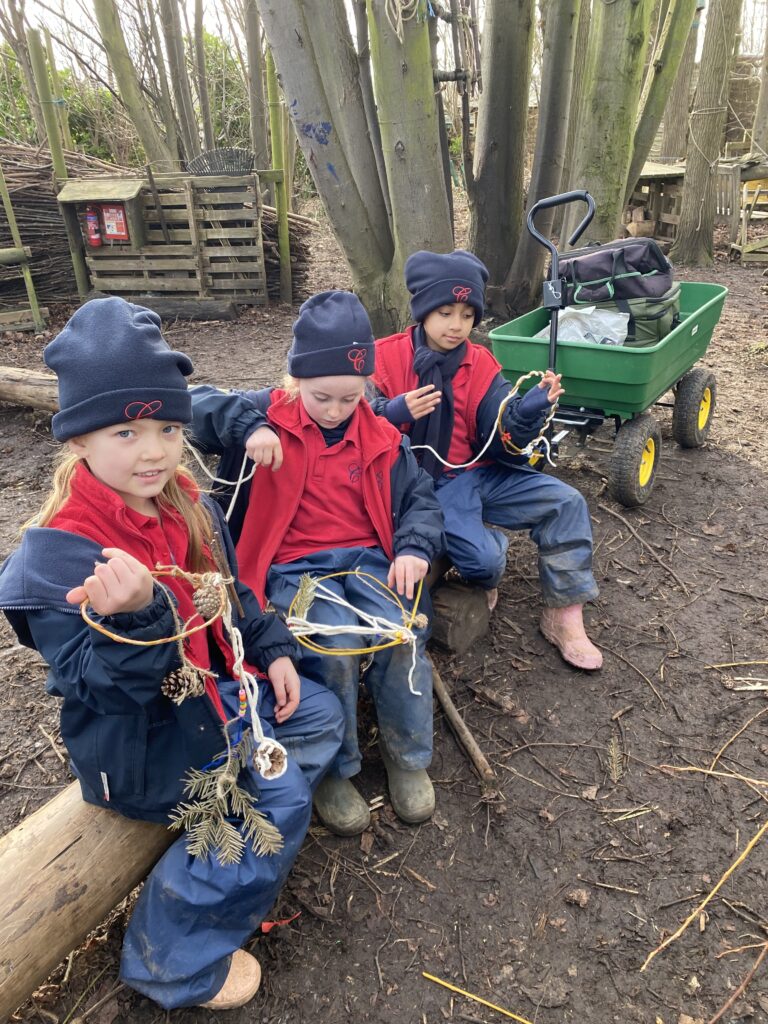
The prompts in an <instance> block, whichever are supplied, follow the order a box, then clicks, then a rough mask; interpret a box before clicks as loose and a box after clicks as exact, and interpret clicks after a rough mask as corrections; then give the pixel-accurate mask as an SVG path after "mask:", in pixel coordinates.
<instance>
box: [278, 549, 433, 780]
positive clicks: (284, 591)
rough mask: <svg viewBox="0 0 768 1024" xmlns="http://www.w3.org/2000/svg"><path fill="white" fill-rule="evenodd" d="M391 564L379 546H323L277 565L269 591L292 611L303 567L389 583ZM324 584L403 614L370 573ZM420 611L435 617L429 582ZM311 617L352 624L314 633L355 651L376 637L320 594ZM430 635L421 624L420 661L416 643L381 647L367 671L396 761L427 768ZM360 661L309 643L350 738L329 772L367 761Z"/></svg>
mask: <svg viewBox="0 0 768 1024" xmlns="http://www.w3.org/2000/svg"><path fill="white" fill-rule="evenodd" d="M389 566H390V562H389V559H388V558H387V556H386V555H385V554H384V552H383V551H382V550H381V548H377V547H373V548H359V547H358V548H335V549H333V550H329V551H318V552H315V553H313V554H311V555H308V556H307V557H306V558H301V559H297V560H296V561H294V562H287V563H285V564H284V565H273V566H272V568H271V569H270V571H269V576H268V577H267V597H268V598H269V600H270V601H271V602H272V604H273V605H274V606H275V608H277V610H278V611H279V612H281V613H282V614H286V613H287V611H288V608H289V606H290V604H291V601H292V600H293V598H294V597H295V595H296V591H297V589H298V586H299V580H300V579H301V577H302V575H304V573H308V574H309V575H310V576H313V577H317V576H326V575H328V574H330V573H338V572H352V570H354V569H356V568H359V569H360V570H361V571H362V572H365V573H370V575H372V576H375V577H376V578H377V579H378V580H381V581H382V582H383V583H386V580H387V574H388V572H389ZM325 585H326V586H328V587H330V588H331V589H332V590H333V591H334V593H336V594H338V595H340V596H344V597H345V598H346V599H347V601H348V602H349V603H350V604H352V605H354V606H355V607H356V608H360V609H361V610H363V611H365V612H367V613H368V614H372V615H378V616H382V617H385V618H386V619H388V620H389V621H395V622H400V621H401V620H402V615H401V613H400V610H399V609H398V608H397V606H396V605H395V604H394V603H393V602H392V601H391V600H390V599H388V598H387V597H386V596H385V595H384V594H383V593H382V592H381V591H380V589H379V588H376V587H375V584H374V585H371V583H370V582H367V581H366V580H365V578H364V577H363V578H361V577H358V576H355V575H347V576H341V577H338V578H336V579H332V580H327V581H326V582H325ZM401 601H402V603H403V605H404V606H405V608H406V609H407V610H408V611H410V609H411V606H412V602H411V601H408V600H407V598H405V597H402V598H401ZM418 610H419V611H420V612H424V613H425V614H426V615H428V616H429V615H430V614H431V610H432V609H431V605H430V602H429V595H428V592H427V590H426V588H425V589H424V591H423V593H422V596H421V600H420V602H419V609H418ZM308 618H309V619H310V621H312V622H318V623H323V624H328V625H347V626H350V632H348V633H346V632H345V633H343V634H338V635H336V636H321V635H319V634H318V635H315V636H314V637H313V639H314V640H315V641H316V642H317V643H318V644H321V645H322V646H323V647H335V648H348V649H349V648H360V647H369V646H371V645H372V642H371V638H370V637H361V636H360V635H359V634H357V633H356V632H355V629H354V627H355V626H356V625H357V624H358V622H359V621H360V620H359V619H358V617H357V616H356V615H355V614H354V612H351V611H350V610H349V609H347V608H343V607H340V606H339V605H336V604H331V603H329V602H328V601H324V600H321V599H318V598H315V601H314V603H313V605H312V607H311V609H310V611H309V615H308ZM428 637H429V630H428V628H427V629H426V630H419V637H418V642H417V644H416V658H415V662H414V658H413V650H412V648H411V647H410V646H408V645H405V644H399V645H398V646H396V647H389V648H387V649H386V650H383V651H378V652H376V653H375V654H374V655H373V661H372V663H371V664H370V667H369V668H368V669H367V670H366V673H365V677H364V679H365V687H366V689H367V690H368V692H369V694H370V695H371V699H372V701H373V705H374V707H375V709H376V717H377V720H378V725H379V736H380V738H381V740H382V742H383V743H384V745H385V747H386V750H387V753H388V754H389V756H390V758H391V759H392V760H393V761H394V762H395V764H397V765H398V766H399V767H401V768H405V769H407V770H409V771H412V770H415V769H417V768H428V767H429V764H430V762H431V760H432V666H431V665H430V663H429V662H428V661H427V658H426V655H425V653H424V645H425V644H426V641H427V639H428ZM360 660H361V658H360V655H327V654H316V653H314V652H312V651H309V650H307V649H306V648H303V649H302V659H301V671H302V673H303V674H304V675H307V676H309V677H310V679H314V680H316V681H318V682H322V683H323V684H324V685H325V686H327V687H328V688H329V689H330V690H332V691H333V692H334V693H335V694H336V696H337V697H338V698H339V700H340V702H341V706H342V709H343V712H344V739H343V741H342V744H341V749H340V750H339V753H338V755H337V756H336V758H335V760H334V762H333V764H332V765H331V767H330V769H329V771H328V774H329V775H332V776H336V777H337V778H342V779H348V778H351V777H352V776H353V775H357V773H358V772H359V771H360V766H361V761H362V759H361V754H360V746H359V743H358V736H357V698H358V691H359V688H360ZM409 675H410V677H411V685H410V686H409V681H408V679H409Z"/></svg>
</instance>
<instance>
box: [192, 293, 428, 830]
mask: <svg viewBox="0 0 768 1024" xmlns="http://www.w3.org/2000/svg"><path fill="white" fill-rule="evenodd" d="M374 351H375V349H374V339H373V333H372V330H371V324H370V321H369V319H368V314H367V313H366V311H365V309H364V308H363V306H362V304H361V303H360V301H359V299H358V298H357V297H356V296H355V295H353V294H352V293H351V292H343V291H330V292H322V293H321V294H319V295H315V296H313V297H312V298H310V299H308V300H307V301H306V302H305V303H304V304H303V305H302V306H301V309H300V310H299V317H298V319H297V320H296V322H295V324H294V328H293V345H292V347H291V350H290V352H289V354H288V374H289V376H288V377H287V378H286V381H285V386H284V387H282V388H266V389H264V390H261V391H245V392H231V393H224V392H221V391H218V390H216V389H215V388H211V387H198V388H194V389H193V391H192V408H193V417H194V421H193V422H194V435H195V442H196V444H198V445H199V446H200V447H201V448H203V449H204V450H206V451H209V452H218V453H221V454H223V456H224V458H223V460H222V463H221V466H220V468H219V476H220V477H223V478H224V479H226V480H229V481H232V480H237V479H238V476H242V475H244V474H243V473H242V470H241V466H242V463H243V459H244V454H247V456H248V458H249V459H250V460H253V463H255V467H256V469H255V476H254V477H253V480H252V481H249V484H248V485H246V486H244V487H242V489H241V490H240V492H239V494H238V496H237V498H236V503H235V505H234V509H233V512H232V516H231V518H230V528H231V530H232V534H233V536H234V537H235V538H236V542H237V557H238V560H239V563H240V569H241V573H242V576H243V579H244V580H245V581H246V582H247V583H248V584H249V586H251V587H252V588H253V590H254V591H255V592H256V594H257V595H258V596H259V597H260V598H265V597H266V598H267V599H268V600H269V601H270V602H271V603H272V604H273V605H274V607H275V608H277V610H278V611H279V612H281V613H282V614H284V615H285V614H288V612H289V610H290V609H291V605H292V604H293V603H294V599H295V598H296V595H297V593H298V590H299V587H300V585H301V583H302V579H304V580H306V579H307V578H308V577H312V578H315V579H317V578H325V579H324V583H323V585H324V586H325V587H326V588H329V590H330V591H332V592H333V594H334V595H336V596H337V597H338V598H339V599H344V601H345V602H346V603H345V604H339V603H333V601H329V600H323V599H318V598H317V597H316V598H315V600H314V602H313V604H312V606H311V608H310V610H309V613H308V615H307V617H308V619H309V620H310V621H311V622H312V623H317V624H318V625H319V626H320V627H326V628H327V627H340V628H341V630H342V631H341V632H339V633H337V634H336V635H327V633H323V630H322V628H321V629H320V630H319V631H318V633H317V634H315V635H313V636H312V640H313V641H315V644H314V647H315V649H314V650H305V651H304V653H303V657H302V660H301V662H300V665H301V669H302V671H303V672H305V673H306V674H307V675H308V676H309V677H310V678H312V679H315V680H316V681H318V682H322V683H324V684H325V685H326V686H328V687H329V689H331V690H333V692H334V693H335V694H336V695H337V697H338V698H339V700H340V701H341V704H342V707H343V709H344V716H345V730H344V740H343V743H342V746H341V750H340V751H339V754H338V756H337V757H336V759H335V761H334V762H333V765H332V766H331V768H330V771H329V772H328V775H327V776H326V777H325V778H324V780H323V781H322V783H321V784H320V786H319V787H318V789H317V791H316V793H315V798H314V800H315V809H316V810H317V812H318V815H319V817H320V819H321V820H322V821H323V822H324V823H325V825H326V826H327V827H328V828H329V829H331V831H333V832H335V833H337V834H339V835H354V834H356V833H359V832H362V831H363V830H364V829H365V828H366V827H367V826H368V823H369V818H370V812H369V808H368V805H367V803H366V802H365V800H364V799H363V798H362V796H361V795H360V794H359V793H358V792H357V790H356V789H355V787H354V785H353V784H352V782H351V781H350V780H351V778H352V777H353V776H355V775H357V774H358V772H359V771H360V767H361V753H360V747H359V744H358V736H357V701H358V689H359V685H360V674H361V668H362V666H363V664H364V663H363V660H362V658H361V654H363V653H364V652H363V650H362V649H363V648H367V647H369V646H371V645H372V642H371V639H370V638H369V639H367V640H364V639H363V637H361V636H360V635H358V633H357V632H356V630H358V629H359V628H361V626H362V625H363V623H362V621H361V620H360V618H359V615H358V612H364V613H367V614H369V615H373V616H381V617H383V618H385V619H387V620H388V621H390V622H391V621H392V620H393V618H394V617H396V618H398V619H399V618H400V615H401V613H400V611H399V609H397V607H396V606H395V605H394V604H393V602H392V600H391V597H389V596H388V595H387V594H386V593H385V592H383V588H382V587H381V586H376V585H375V581H376V580H378V581H379V582H380V584H386V585H387V586H388V587H390V588H394V589H396V591H397V593H398V595H401V596H402V598H403V602H402V603H403V605H404V606H405V610H406V612H408V611H410V610H411V608H412V606H413V599H414V595H415V593H416V592H417V585H418V584H419V582H420V581H421V580H422V579H423V578H424V576H425V575H426V573H427V571H428V569H429V566H430V563H431V561H432V560H433V559H434V558H436V557H437V556H439V555H440V554H441V553H442V551H443V547H444V537H443V523H442V516H441V514H440V508H439V506H438V504H437V501H436V500H435V495H434V490H433V487H432V481H431V480H430V478H429V477H428V475H427V474H426V473H424V472H423V471H422V470H420V469H419V467H418V465H417V463H416V460H415V458H414V457H413V454H412V453H411V451H410V445H409V444H408V441H407V440H405V439H403V437H402V436H401V434H400V431H399V430H397V429H396V428H395V427H393V426H392V425H391V424H389V423H387V421H386V420H384V419H382V418H380V417H377V416H376V415H374V413H373V411H372V410H371V408H370V406H369V404H368V402H367V401H365V400H363V394H364V391H365V387H366V382H367V381H368V379H369V377H370V375H371V374H372V373H373V368H374ZM252 468H253V467H252V465H251V463H250V462H249V463H248V469H249V470H250V469H252ZM227 504H229V502H227ZM365 574H367V575H368V576H369V577H375V580H370V579H367V578H366V575H365ZM326 577H328V578H326ZM418 608H419V611H420V612H426V611H428V610H429V606H428V595H427V594H426V592H425V593H423V594H422V595H421V599H420V603H419V606H418ZM415 633H416V642H415V646H412V645H411V644H407V645H404V644H397V645H395V646H387V647H385V649H383V650H378V651H376V652H375V653H373V656H372V661H370V662H368V663H367V667H366V672H365V685H366V688H367V689H368V692H369V693H370V695H371V697H372V700H373V704H374V707H375V709H376V715H377V720H378V729H379V749H380V751H381V755H382V759H383V761H384V766H385V769H386V772H387V779H388V783H389V795H390V799H391V801H392V806H393V808H394V810H395V812H396V814H397V815H398V816H399V817H400V818H401V819H402V820H403V821H405V822H408V823H416V822H421V821H425V820H426V819H427V818H429V817H430V816H431V815H432V812H433V810H434V806H435V796H434V790H433V787H432V783H431V781H430V779H429V776H428V774H427V768H428V767H429V764H430V761H431V758H432V672H431V667H430V664H429V662H428V661H427V659H426V656H425V653H424V643H425V639H426V629H425V628H418V629H415ZM318 645H319V649H318ZM373 646H376V645H375V644H374V645H373ZM329 649H330V653H324V651H326V650H329ZM333 649H335V650H337V651H342V650H343V651H346V652H347V653H345V654H340V653H339V654H335V653H334V650H333Z"/></svg>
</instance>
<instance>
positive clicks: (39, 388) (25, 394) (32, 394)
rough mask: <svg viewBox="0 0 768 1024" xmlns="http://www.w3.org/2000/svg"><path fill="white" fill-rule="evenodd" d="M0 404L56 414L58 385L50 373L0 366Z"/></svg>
mask: <svg viewBox="0 0 768 1024" xmlns="http://www.w3.org/2000/svg"><path fill="white" fill-rule="evenodd" d="M0 402H10V403H12V404H13V405H29V406H31V407H32V408H33V409H43V410H45V412H58V409H59V385H58V382H57V380H56V378H55V377H54V375H53V374H52V373H39V372H38V371H37V370H20V369H17V368H16V367H14V366H0Z"/></svg>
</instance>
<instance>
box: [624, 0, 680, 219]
mask: <svg viewBox="0 0 768 1024" xmlns="http://www.w3.org/2000/svg"><path fill="white" fill-rule="evenodd" d="M696 3H697V0H670V4H669V7H668V9H667V16H666V18H665V19H664V24H663V26H662V30H661V33H660V35H659V38H658V39H657V41H656V46H655V49H654V53H653V57H652V58H651V64H650V67H649V69H648V74H647V76H646V80H645V83H644V84H643V92H642V95H641V96H640V116H639V118H638V121H637V127H636V128H635V142H634V147H633V149H632V160H631V162H630V165H629V174H628V175H627V189H626V192H625V194H624V202H625V204H626V203H628V202H629V198H630V196H631V195H632V193H633V191H634V189H635V185H636V184H637V179H638V178H639V176H640V173H641V171H642V169H643V164H644V163H645V161H646V160H647V159H648V154H649V153H650V151H651V146H652V145H653V140H654V138H655V137H656V132H657V131H658V129H659V125H660V124H661V118H662V115H663V113H664V107H665V106H666V102H667V98H668V96H669V93H670V90H671V88H672V86H673V84H674V82H675V78H676V77H677V70H678V68H679V67H680V61H681V59H682V56H683V51H684V50H685V44H686V42H687V40H688V37H689V36H690V32H691V25H692V24H693V16H694V14H695V13H696Z"/></svg>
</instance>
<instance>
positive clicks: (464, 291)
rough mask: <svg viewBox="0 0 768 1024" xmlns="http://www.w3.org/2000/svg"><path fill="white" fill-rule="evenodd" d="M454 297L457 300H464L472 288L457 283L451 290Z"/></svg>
mask: <svg viewBox="0 0 768 1024" xmlns="http://www.w3.org/2000/svg"><path fill="white" fill-rule="evenodd" d="M451 294H452V295H454V296H455V297H456V301H457V302H466V301H467V299H468V298H469V296H470V295H471V294H472V289H471V288H467V287H464V286H462V285H460V284H457V285H456V287H455V288H454V289H453V291H452V292H451Z"/></svg>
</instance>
